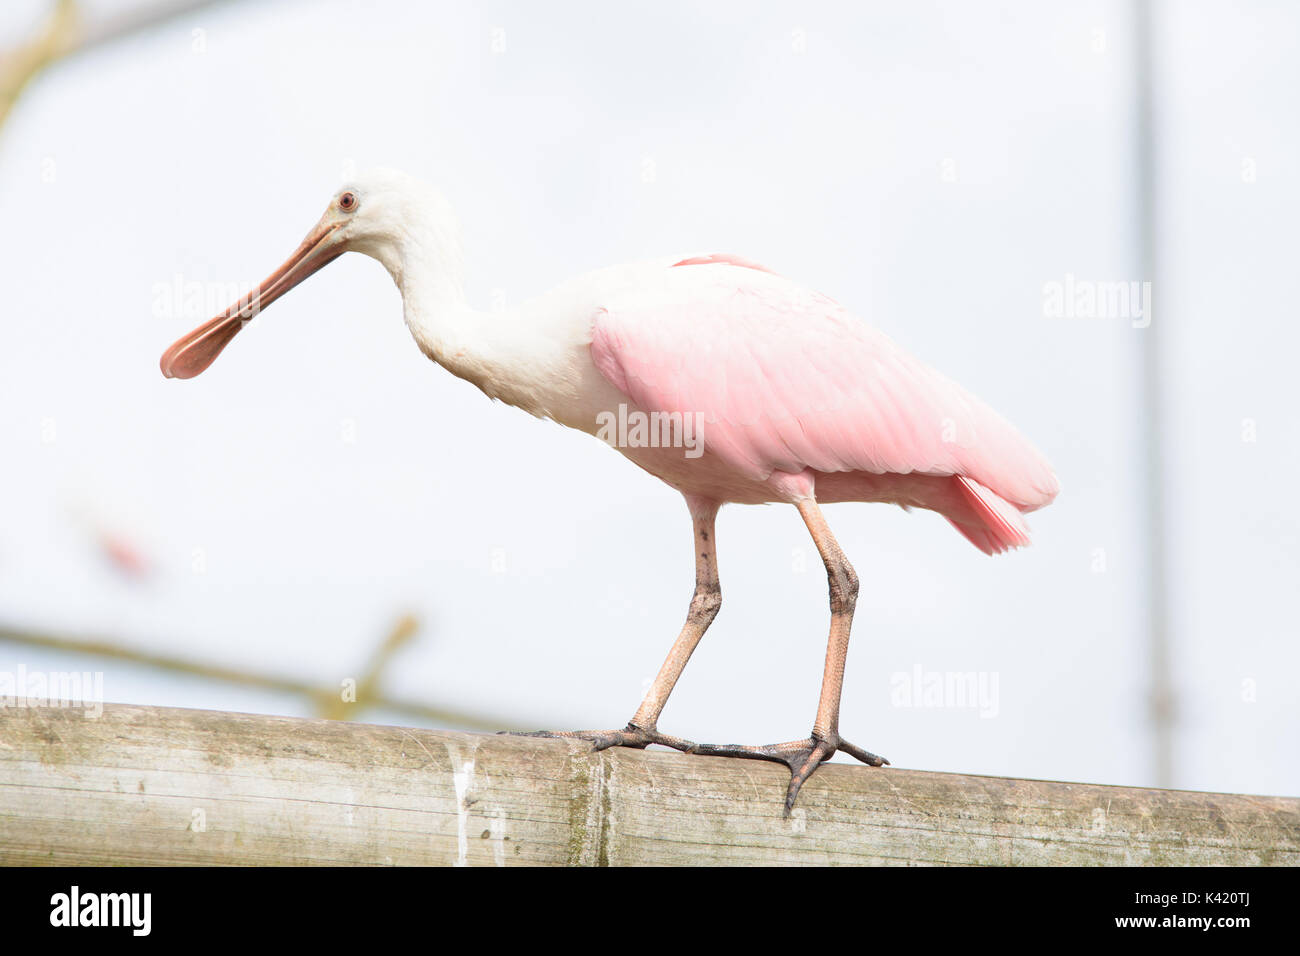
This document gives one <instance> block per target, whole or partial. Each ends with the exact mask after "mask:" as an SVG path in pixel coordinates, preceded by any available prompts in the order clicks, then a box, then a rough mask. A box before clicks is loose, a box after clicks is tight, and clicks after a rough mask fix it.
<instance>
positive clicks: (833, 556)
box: [695, 498, 889, 816]
mask: <svg viewBox="0 0 1300 956" xmlns="http://www.w3.org/2000/svg"><path fill="white" fill-rule="evenodd" d="M795 506H796V507H797V508H798V509H799V514H800V515H802V516H803V520H804V524H806V525H807V526H808V530H809V532H811V534H812V538H813V541H814V542H816V544H817V551H818V552H819V553H820V554H821V556H822V562H823V563H824V564H825V565H826V577H827V580H828V581H829V584H830V597H831V631H830V638H829V640H828V641H827V644H826V670H825V673H824V675H823V677H822V691H821V698H820V700H819V701H818V704H817V719H816V721H815V722H814V723H813V731H812V736H811V737H809V738H808V739H807V740H792V741H789V742H788V743H782V744H767V745H766V746H762V747H745V746H741V745H739V744H700V745H698V746H697V747H696V748H695V752H696V753H699V754H706V755H709V756H717V757H747V758H750V759H755V760H775V761H777V762H779V763H783V764H785V765H786V766H787V767H789V768H790V786H789V789H788V790H787V791H786V795H785V815H786V816H789V815H790V811H791V810H792V809H793V808H794V801H795V798H796V797H797V796H798V795H799V788H800V787H802V786H803V784H804V781H805V780H807V779H808V778H809V777H811V776H812V774H813V771H815V770H816V769H817V768H818V767H819V766H820V765H821V764H822V763H823V762H824V761H826V760H829V759H830V758H831V757H832V756H834V754H835V752H836V751H837V750H842V751H843V752H844V753H846V754H849V755H850V756H852V757H856V758H857V759H858V760H861V761H862V762H863V763H866V764H870V765H871V766H873V767H879V766H882V765H884V764H887V763H889V761H888V760H886V759H885V758H884V757H878V756H876V755H875V754H873V753H871V752H869V751H866V750H863V749H862V748H861V747H857V746H855V745H853V744H851V743H849V742H848V741H847V740H845V739H844V738H843V737H841V736H840V733H839V730H840V697H841V695H842V693H843V691H844V661H845V659H846V658H847V657H848V653H849V628H850V627H851V626H852V624H853V609H854V607H855V606H856V604H857V600H858V575H857V573H856V572H855V571H854V570H853V566H852V565H851V564H849V559H848V558H846V557H845V556H844V552H843V551H842V550H841V549H840V546H839V543H838V542H837V541H836V540H835V536H834V535H833V534H831V529H830V528H829V527H828V526H827V524H826V519H825V517H824V516H823V515H822V512H821V509H820V508H818V507H817V502H816V501H814V500H813V499H811V498H805V499H802V500H800V501H798V502H796V505H795Z"/></svg>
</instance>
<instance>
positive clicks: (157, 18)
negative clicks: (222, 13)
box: [0, 0, 223, 126]
mask: <svg viewBox="0 0 1300 956" xmlns="http://www.w3.org/2000/svg"><path fill="white" fill-rule="evenodd" d="M221 2H223V0H156V2H154V3H142V4H140V5H139V6H136V7H133V8H131V9H128V10H125V11H120V12H116V13H100V14H93V15H92V14H89V13H87V14H82V12H81V11H80V10H79V9H78V7H77V3H76V0H57V2H56V3H55V4H54V9H53V11H52V12H51V14H50V17H49V19H48V20H47V21H46V23H45V25H44V26H43V27H42V28H41V29H40V32H39V34H38V35H37V36H36V37H35V38H34V39H32V40H30V41H29V42H27V43H25V44H21V45H19V46H18V47H17V48H16V49H12V50H6V51H2V52H0V126H3V125H4V122H5V120H6V119H7V118H8V116H9V111H10V110H11V109H12V108H13V105H14V103H16V102H17V101H18V97H19V95H20V94H21V93H22V92H23V90H24V89H25V88H26V87H27V84H28V83H30V82H31V81H32V80H33V79H35V78H36V77H37V76H38V75H39V74H40V73H41V71H42V70H44V69H45V68H46V67H48V66H50V65H51V64H53V63H55V62H56V61H58V60H60V59H62V58H64V57H66V56H70V55H72V54H74V53H80V52H83V51H85V50H89V49H91V48H92V47H96V46H100V45H101V44H104V43H109V42H111V41H113V40H117V39H119V38H121V37H124V36H128V35H130V34H133V33H137V32H139V31H141V30H145V29H148V28H150V27H154V26H158V25H159V24H161V23H165V22H167V21H168V20H173V19H175V18H177V17H179V16H183V15H185V14H187V13H193V12H194V11H196V10H199V9H202V8H203V7H210V6H214V5H216V4H217V3H221Z"/></svg>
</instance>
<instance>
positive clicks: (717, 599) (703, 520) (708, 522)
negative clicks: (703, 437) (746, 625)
mask: <svg viewBox="0 0 1300 956" xmlns="http://www.w3.org/2000/svg"><path fill="white" fill-rule="evenodd" d="M686 504H687V507H688V508H690V511H691V521H692V523H693V524H694V527H695V594H694V596H693V597H692V598H691V607H690V611H689V612H688V613H687V615H686V623H685V625H683V626H682V630H681V633H680V634H678V635H677V640H676V641H675V642H674V643H673V648H672V650H671V651H669V652H668V659H667V660H665V661H664V663H663V666H662V667H661V668H659V674H658V676H656V677H655V679H654V683H652V684H651V685H650V689H649V690H648V691H647V692H646V695H645V699H644V700H642V701H641V706H640V707H638V708H637V711H636V713H635V714H634V715H633V717H632V719H631V720H630V721H629V722H628V725H627V726H626V727H624V728H623V729H622V730H570V731H545V730H539V731H536V732H535V733H531V734H524V735H522V736H527V737H576V738H578V739H580V740H590V741H591V742H592V744H593V747H592V750H604V749H606V748H607V747H636V748H644V747H645V746H646V745H647V744H663V745H664V746H666V747H672V748H674V749H676V750H682V751H687V752H689V751H692V750H694V749H695V744H693V743H691V742H690V741H689V740H683V739H682V738H680V737H671V736H669V735H667V734H662V733H660V732H659V726H658V725H659V715H660V714H661V713H663V709H664V705H665V704H667V703H668V695H669V694H671V693H672V691H673V687H674V686H675V685H676V684H677V679H678V678H679V677H681V676H682V671H683V669H685V667H686V662H687V661H688V660H690V659H691V654H692V653H693V652H694V650H695V648H696V645H698V644H699V643H700V638H702V637H703V636H704V632H705V631H707V630H708V629H709V625H710V624H712V623H713V619H714V618H715V617H717V615H718V608H720V607H721V606H722V588H721V586H720V584H719V583H718V558H717V551H716V549H715V541H714V537H715V535H714V527H713V525H714V519H715V518H716V517H717V514H718V503H717V502H716V501H710V500H708V499H704V498H695V497H692V496H690V495H688V496H687V497H686Z"/></svg>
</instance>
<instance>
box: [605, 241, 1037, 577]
mask: <svg viewBox="0 0 1300 956" xmlns="http://www.w3.org/2000/svg"><path fill="white" fill-rule="evenodd" d="M686 264H690V265H693V266H696V268H686V269H677V268H673V269H669V270H666V272H667V273H668V275H666V276H665V279H664V287H663V288H661V289H655V290H649V291H648V292H647V294H646V295H643V296H638V295H637V294H636V293H635V292H631V293H629V294H628V295H626V296H622V297H616V298H615V299H614V300H613V301H611V302H610V303H609V305H608V306H607V307H606V308H604V309H602V310H601V311H600V312H599V313H598V314H597V316H596V319H595V322H594V326H593V337H592V344H591V353H592V358H593V359H594V361H595V364H596V366H597V368H599V369H600V371H601V373H602V374H603V375H604V376H605V377H606V378H607V379H608V380H609V381H610V382H611V383H612V384H613V385H614V386H615V387H616V388H618V389H620V390H621V391H623V392H624V393H625V394H626V395H627V396H628V397H629V398H631V399H632V400H633V401H634V402H636V404H637V405H638V406H640V407H641V408H643V409H646V410H648V411H666V412H682V413H694V412H698V413H700V414H701V415H702V416H703V421H704V429H703V439H704V443H705V446H706V447H707V448H708V450H709V451H710V452H712V453H714V454H716V455H718V456H720V457H721V458H722V459H724V460H725V461H726V462H728V463H729V464H730V465H731V466H732V467H734V468H736V469H738V470H740V471H741V472H742V473H744V474H745V475H747V476H749V477H751V478H753V479H754V480H757V481H762V480H766V479H767V478H768V476H770V475H771V473H772V472H773V471H783V472H791V473H798V472H800V471H803V470H804V469H805V468H812V469H815V470H817V471H822V472H852V471H862V472H869V473H872V474H889V473H895V474H910V473H913V472H919V473H922V474H927V475H941V476H942V475H952V476H956V477H958V478H963V479H966V480H964V481H960V482H959V483H958V484H959V490H960V493H961V495H962V497H963V498H964V499H965V500H966V502H967V504H968V505H969V506H970V508H971V509H973V511H974V512H976V513H977V514H978V515H979V516H980V518H981V519H982V520H981V521H980V524H981V525H982V527H978V528H972V527H970V526H963V525H960V524H959V525H958V530H960V531H961V532H962V533H963V534H965V535H966V536H967V537H968V538H969V539H970V540H971V541H972V543H974V544H975V545H976V546H977V547H979V548H980V549H981V550H984V551H1000V550H1003V549H1004V548H1006V547H1010V546H1018V545H1023V544H1027V543H1028V535H1027V530H1028V529H1027V527H1026V526H1025V524H1024V521H1023V519H1022V518H1021V517H1020V512H1022V511H1032V510H1034V509H1035V508H1039V507H1042V506H1043V505H1046V504H1047V503H1049V502H1050V501H1051V500H1052V498H1053V497H1055V495H1056V492H1057V482H1056V477H1055V475H1053V473H1052V470H1051V468H1050V467H1049V466H1048V464H1047V462H1046V461H1045V460H1044V459H1043V458H1042V456H1041V455H1040V454H1039V453H1038V451H1037V450H1036V449H1035V448H1034V447H1033V446H1032V445H1031V444H1030V443H1029V442H1028V441H1027V440H1026V439H1025V438H1024V437H1023V436H1021V435H1020V433H1019V432H1017V431H1016V429H1015V428H1014V427H1013V426H1012V425H1010V424H1009V423H1008V422H1007V421H1006V420H1004V419H1003V418H1001V417H1000V416H999V415H998V414H997V413H995V412H994V411H993V410H992V409H990V408H989V407H988V406H987V405H985V404H984V403H983V402H981V401H980V400H979V399H977V398H975V397H974V396H973V395H971V394H970V393H968V392H966V391H965V390H964V389H962V388H961V387H960V386H958V385H957V384H956V383H954V382H952V381H951V380H950V379H948V378H946V377H945V376H943V375H941V374H940V373H939V372H937V371H935V370H934V369H932V368H930V367H928V366H926V365H924V364H923V363H921V362H919V361H917V360H916V359H914V358H913V357H912V356H910V355H908V354H907V353H906V352H904V351H903V350H902V349H900V348H899V347H898V346H897V345H895V344H894V343H893V342H892V341H891V340H890V339H889V338H887V337H886V336H885V335H883V334H882V333H880V332H878V331H876V330H875V329H873V328H871V327H870V326H869V325H867V324H866V323H864V322H862V321H861V320H859V319H857V318H856V317H854V316H853V315H851V314H850V313H848V312H847V311H846V310H845V309H843V308H842V307H841V306H840V305H838V304H837V303H835V302H834V301H832V300H831V299H828V298H826V297H825V296H823V295H819V294H817V293H814V292H810V291H808V290H805V289H802V288H800V287H799V286H797V285H796V284H794V283H792V282H790V281H789V280H786V279H784V278H782V277H780V276H775V275H770V274H768V273H766V272H765V271H758V270H757V269H756V268H755V267H753V266H752V265H751V264H750V263H747V262H744V261H743V260H735V259H728V258H723V257H709V259H706V260H686ZM760 268H761V267H760ZM687 273H691V274H693V275H691V276H690V277H687V276H685V275H684V274H687ZM954 523H955V522H954Z"/></svg>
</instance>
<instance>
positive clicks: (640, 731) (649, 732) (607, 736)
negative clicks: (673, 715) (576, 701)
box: [502, 723, 696, 753]
mask: <svg viewBox="0 0 1300 956" xmlns="http://www.w3.org/2000/svg"><path fill="white" fill-rule="evenodd" d="M502 733H508V734H510V735H511V736H512V737H556V738H559V739H561V740H589V741H591V750H592V753H595V752H596V751H598V750H608V749H609V748H610V747H633V748H635V749H637V750H644V749H645V748H646V747H648V746H649V745H650V744H662V745H663V746H665V747H672V748H673V749H674V750H680V751H682V752H683V753H690V752H691V751H693V750H694V749H695V747H696V745H695V744H693V743H692V742H691V741H689V740H684V739H682V738H681V737H673V736H671V735H670V734H661V733H660V732H659V730H658V729H657V728H655V727H638V726H636V724H631V723H629V724H628V725H627V726H626V727H624V728H623V729H622V730H534V731H507V730H503V731H502Z"/></svg>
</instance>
